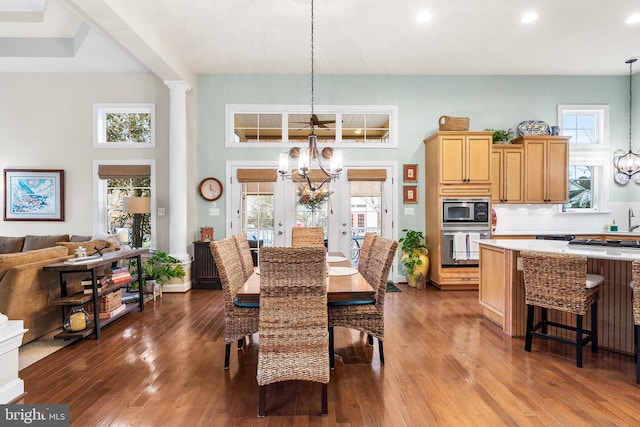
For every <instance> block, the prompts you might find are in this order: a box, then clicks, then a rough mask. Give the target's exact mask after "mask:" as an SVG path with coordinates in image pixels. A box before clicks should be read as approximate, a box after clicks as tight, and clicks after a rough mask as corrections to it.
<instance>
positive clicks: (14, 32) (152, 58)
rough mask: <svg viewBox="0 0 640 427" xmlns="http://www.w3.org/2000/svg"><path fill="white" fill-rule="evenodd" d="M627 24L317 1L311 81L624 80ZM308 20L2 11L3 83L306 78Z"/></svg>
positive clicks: (607, 16)
mask: <svg viewBox="0 0 640 427" xmlns="http://www.w3.org/2000/svg"><path fill="white" fill-rule="evenodd" d="M25 5H26V6H28V7H27V8H25V7H24V6H25ZM25 9H27V10H25ZM420 11H426V12H427V13H428V14H429V15H430V19H429V20H428V21H427V22H422V23H420V22H417V20H416V16H417V15H418V13H419V12H420ZM527 12H536V13H537V15H538V19H537V20H535V21H533V22H531V23H529V24H523V23H522V22H521V18H522V16H523V15H524V14H525V13H527ZM633 14H640V3H639V2H638V1H637V0H615V1H609V2H603V1H601V0H509V1H505V0H483V1H478V0H403V1H398V2H392V1H388V0H349V1H345V0H315V29H314V30H315V41H314V42H315V43H314V44H315V46H314V47H315V70H316V73H318V74H382V75H385V74H433V75H438V74H454V75H461V74H465V75H474V74H481V75H482V74H507V75H508V74H513V75H602V74H618V75H619V74H626V73H628V66H627V65H626V64H625V63H624V61H625V60H626V59H627V58H629V57H632V56H640V22H638V23H635V24H629V23H625V21H626V20H627V19H628V18H629V17H630V16H632V15H633ZM310 19H311V18H310V0H277V1H258V0H217V1H212V0H152V1H150V0H0V71H16V72H23V71H24V72H33V71H39V72H56V71H80V72H82V71H91V72H96V71H107V72H111V71H140V70H145V69H148V70H151V71H153V72H154V73H156V74H158V75H159V76H160V77H161V78H163V79H185V80H187V81H190V82H193V81H194V78H195V75H197V74H199V73H267V74H270V73H278V74H301V73H302V74H304V73H308V72H309V70H310Z"/></svg>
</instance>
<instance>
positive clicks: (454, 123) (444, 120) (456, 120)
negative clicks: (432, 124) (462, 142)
mask: <svg viewBox="0 0 640 427" xmlns="http://www.w3.org/2000/svg"><path fill="white" fill-rule="evenodd" d="M438 126H439V130H462V131H467V130H469V117H451V116H440V118H439V119H438Z"/></svg>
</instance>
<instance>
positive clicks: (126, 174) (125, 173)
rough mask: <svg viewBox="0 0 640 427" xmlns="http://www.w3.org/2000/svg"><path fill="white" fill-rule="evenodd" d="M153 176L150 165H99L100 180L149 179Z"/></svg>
mask: <svg viewBox="0 0 640 427" xmlns="http://www.w3.org/2000/svg"><path fill="white" fill-rule="evenodd" d="M150 176H151V166H149V165H98V177H99V178H100V179H126V178H148V177H150Z"/></svg>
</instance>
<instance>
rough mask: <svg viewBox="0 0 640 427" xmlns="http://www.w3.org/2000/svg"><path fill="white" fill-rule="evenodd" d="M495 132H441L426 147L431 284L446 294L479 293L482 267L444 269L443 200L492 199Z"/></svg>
mask: <svg viewBox="0 0 640 427" xmlns="http://www.w3.org/2000/svg"><path fill="white" fill-rule="evenodd" d="M492 136H493V132H491V131H482V132H449V131H447V132H437V133H434V134H433V135H430V136H429V137H427V138H426V139H425V140H424V143H425V168H424V169H425V183H426V184H425V192H426V195H425V216H426V221H425V224H426V227H425V237H426V238H427V244H428V245H429V258H430V263H429V280H430V282H431V284H433V285H434V286H436V287H437V288H439V289H441V290H443V291H445V290H475V289H478V267H442V233H441V231H442V227H441V225H442V206H441V200H440V199H441V198H442V197H490V196H491V145H492V142H493V138H492Z"/></svg>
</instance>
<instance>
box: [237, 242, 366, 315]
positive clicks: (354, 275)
mask: <svg viewBox="0 0 640 427" xmlns="http://www.w3.org/2000/svg"><path fill="white" fill-rule="evenodd" d="M327 266H328V275H327V301H328V302H361V301H374V300H375V291H374V289H373V288H372V287H371V285H370V284H369V282H367V281H366V279H365V278H364V277H363V276H362V274H360V272H359V271H358V269H357V268H354V267H353V266H352V265H351V263H350V262H349V261H348V259H347V258H346V257H345V256H344V255H343V254H341V253H339V252H331V253H328V254H327ZM259 302H260V267H257V268H256V269H255V271H254V272H253V274H251V276H249V278H248V279H247V281H246V282H245V283H244V285H242V286H241V287H240V288H239V289H238V292H237V293H236V303H237V304H257V303H259Z"/></svg>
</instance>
